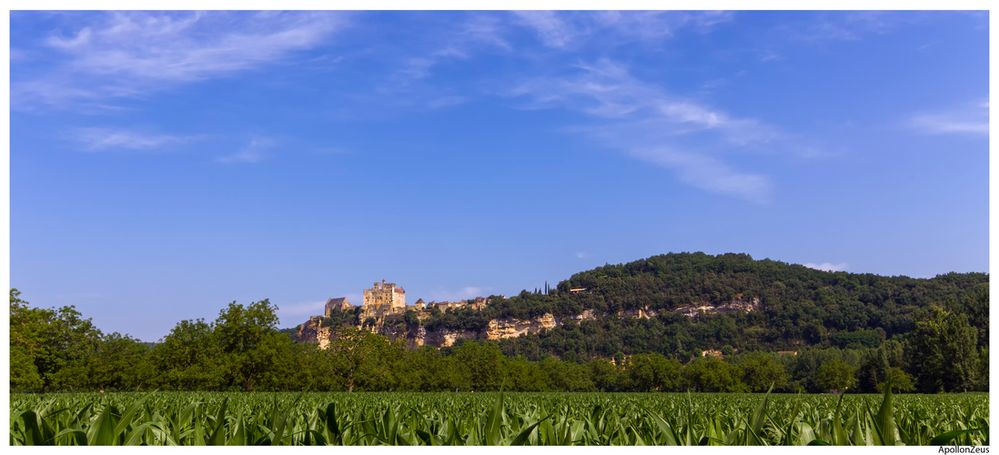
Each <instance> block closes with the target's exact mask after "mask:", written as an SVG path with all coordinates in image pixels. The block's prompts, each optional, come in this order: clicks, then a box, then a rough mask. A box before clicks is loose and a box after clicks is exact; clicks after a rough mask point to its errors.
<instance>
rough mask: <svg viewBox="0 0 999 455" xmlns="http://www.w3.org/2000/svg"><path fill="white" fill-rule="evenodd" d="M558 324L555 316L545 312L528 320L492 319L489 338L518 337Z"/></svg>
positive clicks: (487, 335) (487, 333)
mask: <svg viewBox="0 0 999 455" xmlns="http://www.w3.org/2000/svg"><path fill="white" fill-rule="evenodd" d="M557 325H558V324H557V323H556V321H555V316H554V315H552V314H551V313H545V314H544V315H543V316H541V317H539V318H536V319H529V320H526V321H523V320H520V319H513V318H510V319H492V320H490V321H489V327H488V329H486V339H487V340H502V339H505V338H517V337H519V336H523V335H536V334H538V333H540V332H541V331H542V330H548V329H553V328H555V326H557Z"/></svg>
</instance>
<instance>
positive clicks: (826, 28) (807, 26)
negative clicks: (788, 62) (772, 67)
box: [777, 11, 918, 43]
mask: <svg viewBox="0 0 999 455" xmlns="http://www.w3.org/2000/svg"><path fill="white" fill-rule="evenodd" d="M801 17H802V20H800V21H793V22H787V21H785V22H782V23H781V24H780V25H778V26H777V30H778V31H779V32H780V34H781V35H782V36H784V37H791V38H793V39H795V40H797V41H800V42H812V43H821V42H828V41H857V40H861V39H864V38H866V37H868V36H871V35H881V34H885V33H889V32H891V31H892V30H893V29H895V28H896V27H897V26H898V25H899V24H900V23H903V22H909V21H913V20H916V19H917V17H918V16H917V15H915V14H912V13H897V12H886V11H850V12H843V11H836V12H815V13H808V14H803V15H801Z"/></svg>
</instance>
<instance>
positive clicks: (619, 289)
mask: <svg viewBox="0 0 999 455" xmlns="http://www.w3.org/2000/svg"><path fill="white" fill-rule="evenodd" d="M988 278H989V277H988V274H985V273H948V274H945V275H939V276H936V277H934V278H928V279H919V278H909V277H904V276H893V277H888V276H879V275H873V274H855V273H847V272H826V271H821V270H815V269H811V268H808V267H805V266H802V265H794V264H788V263H784V262H779V261H774V260H769V259H764V260H754V259H753V258H752V257H751V256H749V255H747V254H722V255H717V256H713V255H708V254H704V253H671V254H664V255H659V256H653V257H650V258H647V259H642V260H638V261H634V262H629V263H626V264H619V265H605V266H603V267H598V268H596V269H593V270H589V271H585V272H580V273H577V274H575V275H572V276H571V277H570V278H569V279H567V280H565V281H563V282H561V283H559V284H558V285H557V286H556V287H554V288H552V289H550V290H548V291H547V292H545V291H535V292H529V291H523V292H521V293H520V294H519V295H517V296H513V297H502V296H490V297H489V304H488V305H486V306H485V307H483V308H481V309H471V308H465V309H457V310H451V311H445V312H441V311H438V310H436V309H435V310H432V311H407V312H406V314H404V315H395V316H388V317H386V318H385V320H384V321H370V320H368V321H360V320H359V318H358V317H357V315H358V313H359V310H358V309H356V308H355V309H354V310H352V311H350V310H348V311H343V312H341V313H339V314H334V315H331V317H330V318H314V319H313V320H311V321H310V322H309V323H306V324H303V325H302V326H299V328H298V331H297V334H298V339H299V340H300V341H319V342H320V344H324V342H328V341H329V340H330V339H335V337H336V333H337V331H338V327H345V326H361V327H363V326H366V325H367V326H369V328H373V329H375V330H376V331H377V332H379V333H382V334H383V335H386V336H388V337H390V338H405V339H406V340H407V341H408V343H409V344H410V345H411V346H413V345H424V344H430V345H436V346H449V345H451V344H453V343H454V342H456V341H457V340H460V339H494V340H498V341H499V343H500V346H501V348H502V349H503V351H504V352H505V353H506V354H508V355H513V356H524V357H527V358H529V359H541V358H543V357H545V356H547V355H555V356H557V357H559V358H563V359H571V360H586V359H591V358H612V357H614V356H620V355H631V354H638V353H660V354H664V355H667V356H671V357H676V358H693V357H697V356H701V355H705V354H706V352H710V353H720V354H722V355H725V354H730V353H733V352H746V351H771V352H774V351H788V353H789V354H792V355H793V353H794V352H796V350H798V349H800V348H804V347H823V346H828V347H839V348H865V347H866V348H873V347H877V346H880V345H881V344H882V343H883V342H884V341H885V340H888V339H894V338H898V337H903V336H905V334H907V333H909V332H911V331H913V330H914V329H915V327H916V322H917V321H918V320H920V319H924V318H927V317H929V316H930V313H931V312H932V311H938V310H944V311H948V312H951V313H954V314H958V315H963V317H965V318H967V320H968V321H969V322H970V323H971V324H972V325H973V326H974V327H975V328H976V329H977V344H978V345H979V346H980V347H984V346H987V345H988V296H989V294H988ZM372 325H374V327H372Z"/></svg>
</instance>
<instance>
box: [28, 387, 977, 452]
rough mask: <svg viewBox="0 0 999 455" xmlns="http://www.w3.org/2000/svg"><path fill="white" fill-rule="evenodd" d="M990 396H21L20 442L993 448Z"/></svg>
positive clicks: (414, 394) (407, 394) (661, 394)
mask: <svg viewBox="0 0 999 455" xmlns="http://www.w3.org/2000/svg"><path fill="white" fill-rule="evenodd" d="M988 401H989V397H988V394H987V393H969V394H941V395H843V396H842V398H841V397H840V396H839V395H779V394H770V395H764V394H684V393H627V394H605V393H506V394H499V393H353V394H347V393H301V394H295V393H237V392H233V393H224V392H219V393H215V392H212V393H209V392H152V393H111V394H107V395H101V394H96V393H85V394H84V393H80V394H53V395H26V394H13V395H11V409H10V417H11V436H10V443H11V444H12V445H37V444H60V445H95V444H97V445H125V444H147V445H165V444H167V445H174V444H177V445H222V444H225V445H249V444H265V445H276V444H282V445H289V444H290V445H325V444H346V445H374V444H392V445H412V444H421V445H426V444H432V445H448V444H450V445H509V444H513V445H517V444H530V445H539V444H540V445H573V444H574V445H641V444H655V445H699V444H700V445H705V444H707V445H747V444H750V445H805V444H812V445H817V444H818V445H824V444H835V445H871V444H874V445H882V444H884V445H894V444H906V445H931V444H932V445H939V444H955V443H957V444H974V445H984V444H988V425H989V420H988V417H989V415H988Z"/></svg>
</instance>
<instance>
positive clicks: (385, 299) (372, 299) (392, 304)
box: [361, 280, 406, 320]
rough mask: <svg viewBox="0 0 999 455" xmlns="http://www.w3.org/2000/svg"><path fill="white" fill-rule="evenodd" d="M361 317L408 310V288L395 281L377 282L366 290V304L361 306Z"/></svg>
mask: <svg viewBox="0 0 999 455" xmlns="http://www.w3.org/2000/svg"><path fill="white" fill-rule="evenodd" d="M361 308H362V309H361V319H362V320H364V319H367V318H369V317H373V318H375V319H381V317H382V316H384V315H386V314H392V313H403V312H405V311H406V290H405V289H403V288H401V287H399V286H396V284H395V283H386V282H385V280H382V281H381V283H378V282H375V284H374V286H372V287H371V288H370V289H365V290H364V305H363V306H362V307H361Z"/></svg>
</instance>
